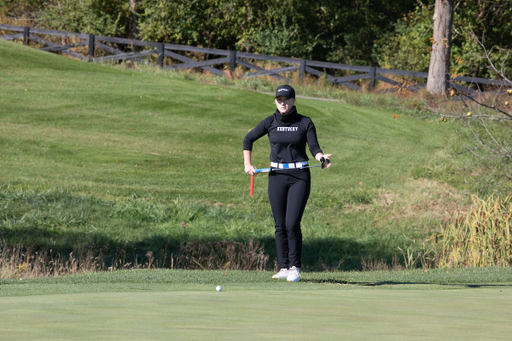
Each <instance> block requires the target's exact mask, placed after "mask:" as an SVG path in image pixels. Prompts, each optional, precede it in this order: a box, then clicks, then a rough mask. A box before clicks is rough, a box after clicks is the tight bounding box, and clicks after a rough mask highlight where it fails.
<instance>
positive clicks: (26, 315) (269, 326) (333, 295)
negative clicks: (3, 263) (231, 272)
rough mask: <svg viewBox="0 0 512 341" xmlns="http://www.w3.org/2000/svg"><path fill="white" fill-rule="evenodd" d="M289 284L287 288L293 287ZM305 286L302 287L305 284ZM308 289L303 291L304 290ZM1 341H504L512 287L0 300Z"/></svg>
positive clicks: (510, 331)
mask: <svg viewBox="0 0 512 341" xmlns="http://www.w3.org/2000/svg"><path fill="white" fill-rule="evenodd" d="M292 285H293V284H292ZM301 286H302V285H301ZM302 289H304V288H302ZM0 306H1V307H2V309H1V310H0V321H1V323H0V335H1V337H0V338H1V339H5V340H7V339H17V340H36V339H37V340H64V339H66V340H70V339H73V340H105V339H122V340H141V339H151V340H156V339H162V340H170V339H173V340H183V339H193V340H212V339H224V340H240V339H244V340H246V339H294V340H312V339H329V340H333V339H345V340H368V339H392V340H398V339H405V340H425V339H445V340H469V339H480V340H483V339H490V338H492V339H506V338H509V337H510V335H512V324H511V323H510V320H511V318H512V309H510V307H511V306H512V288H511V287H510V286H499V285H498V286H495V287H491V288H489V287H486V288H465V289H452V290H416V289H409V290H395V289H387V288H386V289H382V288H361V287H351V286H340V287H339V289H338V288H334V286H333V289H326V290H312V291H305V290H291V291H290V290H286V291H280V290H233V291H230V290H229V287H226V288H225V289H224V290H223V291H222V292H216V291H215V290H214V289H213V287H212V291H207V292H204V291H193V292H192V291H175V292H172V291H171V292H169V291H165V292H155V291H151V292H124V293H104V292H103V293H85V294H83V293H82V294H64V295H37V296H24V297H1V298H0Z"/></svg>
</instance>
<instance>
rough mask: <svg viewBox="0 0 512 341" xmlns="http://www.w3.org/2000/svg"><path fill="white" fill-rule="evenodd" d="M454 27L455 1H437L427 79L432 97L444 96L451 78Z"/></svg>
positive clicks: (428, 89)
mask: <svg viewBox="0 0 512 341" xmlns="http://www.w3.org/2000/svg"><path fill="white" fill-rule="evenodd" d="M452 26H453V0H436V4H435V11H434V37H433V38H432V54H431V56H430V67H429V69H428V79H427V91H428V92H429V93H430V94H432V95H441V94H444V93H445V91H446V88H447V83H448V79H449V77H450V53H451V45H452Z"/></svg>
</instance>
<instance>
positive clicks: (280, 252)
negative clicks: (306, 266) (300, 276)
mask: <svg viewBox="0 0 512 341" xmlns="http://www.w3.org/2000/svg"><path fill="white" fill-rule="evenodd" d="M310 190H311V173H310V172H309V169H294V170H287V171H277V172H270V173H269V179H268V197H269V199H270V206H271V207H272V214H273V215H274V221H275V223H276V248H277V259H278V261H279V265H280V266H281V268H289V267H292V266H296V267H298V268H300V266H301V262H300V257H301V254H302V232H301V230H300V221H301V220H302V214H303V213H304V208H305V207H306V203H307V202H308V198H309V192H310Z"/></svg>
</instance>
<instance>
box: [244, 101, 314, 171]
mask: <svg viewBox="0 0 512 341" xmlns="http://www.w3.org/2000/svg"><path fill="white" fill-rule="evenodd" d="M266 134H268V139H269V141H270V161H271V162H279V163H289V162H301V161H308V160H309V158H308V156H307V155H306V142H307V144H308V146H309V151H310V152H311V154H313V157H314V156H315V155H316V154H317V153H322V154H323V152H322V149H320V146H319V145H318V141H317V138H316V128H315V125H314V124H313V121H311V119H310V118H309V117H306V116H302V115H300V114H299V113H297V109H296V108H295V107H293V108H292V109H291V111H290V112H289V113H288V114H286V115H283V114H281V113H280V112H279V111H278V110H276V112H275V113H274V114H273V115H271V116H269V117H267V118H266V119H264V120H263V121H261V122H260V123H259V124H258V125H257V126H256V128H254V129H253V130H251V131H250V132H249V133H247V135H245V138H244V150H250V151H252V144H253V143H254V141H256V140H258V139H259V138H260V137H262V136H263V135H266Z"/></svg>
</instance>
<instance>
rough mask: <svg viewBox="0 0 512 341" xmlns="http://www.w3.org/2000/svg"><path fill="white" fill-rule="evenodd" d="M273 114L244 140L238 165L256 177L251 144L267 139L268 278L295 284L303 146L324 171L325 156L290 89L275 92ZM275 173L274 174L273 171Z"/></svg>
mask: <svg viewBox="0 0 512 341" xmlns="http://www.w3.org/2000/svg"><path fill="white" fill-rule="evenodd" d="M275 103H276V106H277V110H276V112H275V113H274V114H273V115H271V116H269V117H267V118H265V119H264V120H263V121H261V122H260V123H259V124H258V125H257V126H256V128H254V129H253V130H251V131H250V132H249V133H248V134H247V135H246V136H245V138H244V165H245V172H246V173H247V174H249V175H253V174H256V168H255V167H254V166H253V165H252V164H251V152H252V145H253V143H254V141H256V140H258V139H259V138H260V137H262V136H264V135H267V134H268V139H269V141H270V148H271V152H270V167H271V168H272V169H273V171H271V172H270V173H269V178H268V197H269V199H270V206H271V207H272V214H273V215H274V221H275V227H276V232H275V236H276V248H277V259H278V260H279V266H280V267H281V270H280V271H279V272H278V273H277V274H275V275H274V276H272V278H277V279H284V278H286V279H287V280H288V282H298V281H299V279H300V270H299V269H300V266H301V262H300V259H301V253H302V232H301V230H300V221H301V219H302V214H303V213H304V208H305V207H306V203H307V201H308V198H309V192H310V189H311V174H310V171H309V168H302V167H305V166H307V165H308V160H309V158H308V156H307V155H306V143H307V144H308V146H309V150H310V151H311V154H312V155H314V156H315V159H317V160H318V161H320V162H321V163H322V166H323V167H330V165H331V164H330V160H329V157H330V156H331V154H323V152H322V149H320V146H319V145H318V141H317V139H316V128H315V125H314V124H313V121H311V119H310V118H309V117H306V116H302V115H300V114H299V113H298V112H297V109H296V108H295V106H294V104H295V90H294V89H293V88H292V87H291V86H289V85H281V86H280V87H278V88H277V89H276V96H275ZM274 169H275V171H274Z"/></svg>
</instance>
